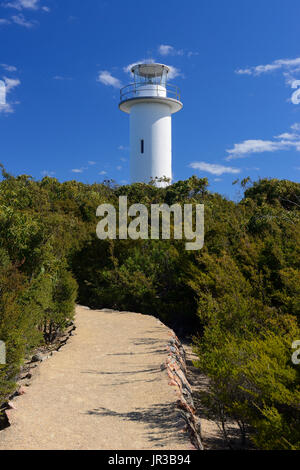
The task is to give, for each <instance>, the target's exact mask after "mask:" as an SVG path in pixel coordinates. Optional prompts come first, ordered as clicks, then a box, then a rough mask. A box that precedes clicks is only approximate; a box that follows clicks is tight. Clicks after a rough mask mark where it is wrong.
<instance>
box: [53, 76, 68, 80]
mask: <svg viewBox="0 0 300 470" xmlns="http://www.w3.org/2000/svg"><path fill="white" fill-rule="evenodd" d="M53 80H60V81H63V80H72V78H70V77H63V76H62V75H54V77H53Z"/></svg>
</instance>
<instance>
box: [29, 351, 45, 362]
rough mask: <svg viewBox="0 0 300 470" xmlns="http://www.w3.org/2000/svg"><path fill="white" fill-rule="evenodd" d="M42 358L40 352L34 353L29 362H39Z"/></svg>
mask: <svg viewBox="0 0 300 470" xmlns="http://www.w3.org/2000/svg"><path fill="white" fill-rule="evenodd" d="M43 360H44V356H43V355H42V354H41V353H37V354H34V355H33V356H32V358H31V362H41V361H43Z"/></svg>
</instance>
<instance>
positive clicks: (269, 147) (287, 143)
mask: <svg viewBox="0 0 300 470" xmlns="http://www.w3.org/2000/svg"><path fill="white" fill-rule="evenodd" d="M291 128H292V129H293V130H294V131H296V132H293V133H290V132H285V133H283V134H280V135H278V136H275V137H274V139H276V140H261V139H251V140H244V141H243V142H240V143H238V144H234V146H233V148H231V149H228V150H226V152H227V153H228V154H229V155H228V156H227V157H226V158H225V160H227V161H230V160H234V159H237V158H245V157H247V156H249V155H251V154H254V153H264V152H278V151H280V150H291V149H295V150H296V151H300V133H297V131H299V130H300V124H299V123H296V124H293V126H291Z"/></svg>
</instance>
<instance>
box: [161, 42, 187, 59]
mask: <svg viewBox="0 0 300 470" xmlns="http://www.w3.org/2000/svg"><path fill="white" fill-rule="evenodd" d="M158 53H159V54H160V55H163V56H167V55H183V54H184V52H183V50H182V49H175V47H173V46H170V45H168V44H161V45H160V46H158Z"/></svg>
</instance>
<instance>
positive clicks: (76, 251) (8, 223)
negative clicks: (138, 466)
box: [0, 170, 300, 449]
mask: <svg viewBox="0 0 300 470" xmlns="http://www.w3.org/2000/svg"><path fill="white" fill-rule="evenodd" d="M242 185H243V186H244V189H245V192H244V197H243V198H242V199H241V201H240V202H239V203H234V202H232V201H229V200H227V199H225V198H224V197H222V196H220V195H219V194H213V193H210V192H209V191H208V189H207V180H206V179H205V178H204V179H199V178H197V177H192V178H190V179H188V180H186V181H179V182H177V183H175V184H173V185H172V186H169V187H168V188H165V189H162V188H157V187H156V186H154V185H153V184H149V185H145V184H141V183H138V184H133V185H128V186H122V187H119V186H116V185H114V184H112V182H109V181H106V182H104V183H102V184H93V185H85V184H82V183H78V182H76V181H69V182H65V183H59V182H58V181H57V180H56V179H54V178H49V177H45V178H43V180H42V181H34V180H33V179H32V178H31V177H29V176H26V175H22V176H19V177H17V178H15V177H12V176H11V175H9V174H7V173H6V172H5V170H3V180H2V182H1V183H0V230H1V236H0V288H1V291H0V339H1V340H3V341H5V342H6V345H7V364H6V365H5V366H0V402H1V401H3V400H4V399H5V397H7V395H8V394H9V393H11V392H12V391H13V389H14V386H15V385H14V382H15V379H16V376H17V373H18V370H19V368H20V365H21V364H22V361H23V360H24V358H25V356H26V354H28V353H29V352H30V351H31V350H32V349H33V348H35V347H36V346H37V345H39V344H41V343H43V342H51V341H53V340H55V338H56V336H57V334H58V333H59V332H60V331H61V330H63V329H64V328H65V326H66V325H67V324H68V323H69V322H70V320H71V319H72V316H73V311H74V302H75V298H76V296H77V299H78V301H79V302H80V303H82V304H87V305H90V306H91V307H98V308H101V307H111V308H112V307H114V308H117V309H121V310H131V311H138V312H142V313H147V314H154V315H156V316H158V317H159V318H160V319H162V321H164V322H165V323H167V324H169V325H170V326H172V327H173V328H175V329H176V331H177V332H178V333H179V334H181V335H186V334H188V335H193V336H194V343H195V350H196V351H197V353H198V357H199V361H198V364H197V365H198V367H199V368H201V370H202V371H203V372H204V373H206V374H207V375H208V376H209V378H210V389H209V393H206V394H204V396H203V401H205V402H206V404H207V406H208V407H209V409H210V410H211V412H212V413H214V414H215V415H217V417H218V418H219V419H220V421H221V423H222V425H223V428H224V432H225V433H226V423H227V419H228V417H230V418H231V419H235V420H236V421H237V423H238V424H239V426H240V429H241V433H242V435H245V433H246V431H247V432H250V435H251V439H252V441H253V442H254V444H255V445H256V446H257V447H258V448H261V449H300V426H299V423H300V388H299V375H300V365H294V364H293V363H292V361H291V355H292V352H293V350H292V348H291V345H292V342H293V341H295V340H297V339H300V330H299V313H300V282H299V261H300V256H299V255H300V238H299V229H300V216H299V208H300V185H299V184H296V183H292V182H290V181H279V180H268V179H263V180H260V181H258V182H255V183H254V184H251V183H249V181H247V180H244V181H243V182H242ZM247 186H248V189H246V187H247ZM120 195H127V197H128V204H129V205H130V204H132V203H137V202H139V203H143V204H145V205H146V206H149V205H150V204H152V203H162V202H165V203H167V204H169V205H171V204H174V203H179V204H184V203H203V204H204V205H205V244H204V248H203V249H202V250H200V251H186V250H185V241H184V240H169V241H167V240H130V239H129V240H99V239H98V238H97V237H96V233H95V228H96V224H97V222H98V220H97V218H96V215H95V213H96V208H97V206H98V205H99V204H101V203H104V202H105V203H107V202H110V203H111V204H114V205H115V207H118V197H119V196H120ZM77 289H78V292H77Z"/></svg>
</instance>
